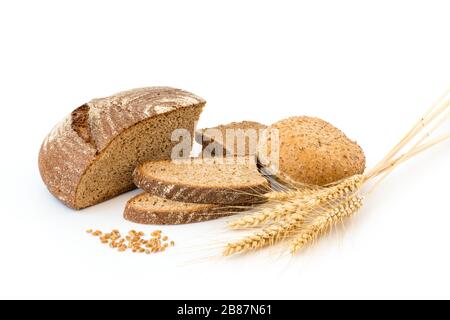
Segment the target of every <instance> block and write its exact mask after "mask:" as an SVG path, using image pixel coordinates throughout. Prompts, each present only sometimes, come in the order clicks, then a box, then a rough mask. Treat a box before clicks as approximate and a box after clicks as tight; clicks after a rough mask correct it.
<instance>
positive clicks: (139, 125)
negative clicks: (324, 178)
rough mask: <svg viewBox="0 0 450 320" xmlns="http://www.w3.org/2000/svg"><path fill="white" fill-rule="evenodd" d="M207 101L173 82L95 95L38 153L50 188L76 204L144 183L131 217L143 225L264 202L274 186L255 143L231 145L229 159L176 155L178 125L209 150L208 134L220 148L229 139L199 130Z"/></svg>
mask: <svg viewBox="0 0 450 320" xmlns="http://www.w3.org/2000/svg"><path fill="white" fill-rule="evenodd" d="M205 103H206V102H205V101H204V100H203V99H202V98H200V97H198V96H197V95H194V94H192V93H189V92H186V91H183V90H179V89H173V88H168V87H151V88H143V89H136V90H131V91H126V92H122V93H119V94H116V95H113V96H110V97H107V98H101V99H94V100H92V101H90V102H89V103H86V104H84V105H82V106H81V107H79V108H77V109H76V110H74V111H73V112H72V113H71V114H70V115H69V116H68V117H67V118H66V119H64V120H63V121H62V122H61V123H60V124H58V125H57V126H56V127H55V128H54V129H53V130H52V131H51V132H50V134H49V135H48V136H47V138H46V139H45V141H44V143H43V144H42V147H41V150H40V154H39V168H40V172H41V176H42V178H43V180H44V182H45V184H46V185H47V187H48V189H49V191H50V192H51V193H52V194H53V195H55V196H56V197H57V198H58V199H59V200H61V201H62V202H63V203H65V204H66V205H67V206H69V207H72V208H74V209H83V208H86V207H89V206H92V205H95V204H98V203H101V202H103V201H106V200H108V199H111V198H113V197H115V196H117V195H119V194H122V193H124V192H127V191H129V190H132V189H134V188H136V186H137V187H139V188H141V189H142V190H143V191H144V193H142V194H140V195H138V196H136V197H134V198H133V199H131V200H130V201H129V202H128V203H127V205H126V208H125V218H126V219H128V220H130V221H133V222H136V223H143V224H182V223H191V222H199V221H205V220H210V219H214V218H218V217H222V216H226V215H229V214H232V213H234V212H237V211H239V210H241V209H242V208H246V207H248V206H250V205H252V204H254V203H258V202H260V201H261V198H262V197H261V194H263V193H264V192H266V191H267V188H268V186H269V184H268V182H267V180H266V179H265V178H264V177H263V176H262V175H261V174H260V173H259V172H258V168H257V165H256V161H254V160H255V153H256V150H255V149H251V150H250V149H247V150H245V151H244V152H241V154H236V153H233V152H230V151H227V150H225V151H224V155H226V156H227V159H228V160H227V159H225V158H224V157H223V156H222V154H213V155H212V157H210V158H207V159H206V158H195V159H188V160H182V161H175V162H174V161H173V160H172V150H173V148H174V147H175V146H176V142H174V141H173V139H172V134H173V132H174V131H175V130H177V129H184V130H186V131H187V132H188V133H189V134H190V136H194V135H195V137H196V139H197V141H201V143H202V144H203V147H204V148H205V149H206V148H207V146H208V143H206V141H207V140H208V139H209V143H210V144H213V145H214V146H218V145H221V146H222V145H226V142H225V141H224V140H220V139H215V140H214V139H211V137H208V136H207V135H206V134H202V133H201V132H195V128H194V126H195V123H196V122H197V121H198V118H199V116H200V114H201V112H202V109H203V107H204V105H205ZM249 127H252V128H255V129H259V128H262V127H264V126H262V125H260V124H257V123H253V122H243V123H232V124H230V125H227V126H220V127H217V128H216V129H217V130H226V129H227V128H232V129H236V128H243V129H247V128H249ZM212 140H214V141H212ZM242 158H244V160H243V161H242ZM229 159H232V160H233V161H229Z"/></svg>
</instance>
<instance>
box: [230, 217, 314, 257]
mask: <svg viewBox="0 0 450 320" xmlns="http://www.w3.org/2000/svg"><path fill="white" fill-rule="evenodd" d="M305 217H306V215H305V214H302V213H295V214H293V215H291V216H290V217H289V219H288V220H287V221H283V222H279V223H276V224H274V225H271V226H270V227H267V228H265V229H263V230H261V231H259V232H256V233H254V234H252V235H250V236H248V237H246V238H244V239H241V240H238V241H235V242H231V243H228V244H227V246H226V248H225V250H224V252H223V255H224V256H230V255H233V254H237V253H243V252H246V251H251V250H257V249H261V248H263V247H266V246H270V245H273V244H275V243H277V242H279V241H281V240H283V239H285V238H286V237H288V236H289V235H291V233H292V232H293V231H294V230H295V229H297V228H298V227H299V226H300V225H302V224H303V223H304V221H305Z"/></svg>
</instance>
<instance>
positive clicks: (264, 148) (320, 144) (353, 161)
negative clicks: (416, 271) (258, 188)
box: [258, 117, 366, 186]
mask: <svg viewBox="0 0 450 320" xmlns="http://www.w3.org/2000/svg"><path fill="white" fill-rule="evenodd" d="M268 133H269V134H268V139H264V140H262V143H261V148H260V149H259V154H258V158H259V160H260V162H261V163H262V164H264V165H265V166H266V167H268V168H269V171H272V172H274V173H275V175H276V176H278V177H280V178H281V179H285V180H286V181H288V182H298V183H305V184H312V185H321V186H323V185H327V184H330V183H333V182H336V181H339V180H341V179H344V178H347V177H350V176H353V175H356V174H362V173H364V170H365V164H366V158H365V155H364V152H363V150H362V149H361V147H360V146H359V145H358V144H357V143H356V142H353V141H351V140H350V139H349V138H347V136H346V135H345V134H344V133H343V132H342V131H341V130H339V129H337V128H336V127H334V126H332V125H331V124H329V123H328V122H325V121H323V120H321V119H318V118H311V117H292V118H288V119H285V120H281V121H279V122H276V123H274V124H273V125H271V126H270V127H268ZM275 133H277V134H278V139H276V140H278V142H277V143H276V145H278V146H273V143H272V141H271V139H272V136H271V134H275ZM273 147H279V157H277V158H279V159H275V161H276V160H278V165H276V166H274V162H273V161H274V159H271V153H272V152H273V150H272V148H273ZM274 167H276V169H274Z"/></svg>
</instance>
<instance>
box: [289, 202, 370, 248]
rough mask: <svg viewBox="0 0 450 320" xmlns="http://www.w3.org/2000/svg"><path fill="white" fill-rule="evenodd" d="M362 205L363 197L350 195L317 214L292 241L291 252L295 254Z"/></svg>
mask: <svg viewBox="0 0 450 320" xmlns="http://www.w3.org/2000/svg"><path fill="white" fill-rule="evenodd" d="M362 206H363V198H362V197H361V196H359V195H356V196H352V197H350V198H348V199H347V200H345V201H344V202H343V203H341V204H340V205H338V206H337V207H331V208H329V209H328V210H325V211H324V212H323V213H321V214H319V215H318V216H317V218H316V219H315V220H314V222H313V223H311V224H310V225H307V226H306V227H305V228H304V230H303V231H302V232H301V234H300V235H298V236H297V238H296V239H295V240H294V241H293V242H292V245H291V253H292V254H296V253H297V252H298V251H299V250H301V249H302V248H303V247H305V246H306V245H307V244H309V243H311V242H312V241H314V240H315V239H316V238H317V237H318V236H320V235H322V234H323V233H326V231H327V230H329V229H330V228H331V227H332V225H333V224H334V223H336V222H338V221H341V220H342V219H344V218H347V217H350V216H352V215H353V214H355V213H356V212H357V211H358V210H359V209H360V208H361V207H362Z"/></svg>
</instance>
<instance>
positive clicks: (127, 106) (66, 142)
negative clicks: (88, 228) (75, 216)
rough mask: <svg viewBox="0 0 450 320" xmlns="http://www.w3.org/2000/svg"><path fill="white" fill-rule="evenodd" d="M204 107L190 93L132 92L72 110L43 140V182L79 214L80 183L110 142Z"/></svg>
mask: <svg viewBox="0 0 450 320" xmlns="http://www.w3.org/2000/svg"><path fill="white" fill-rule="evenodd" d="M205 103H206V102H205V100H203V99H202V98H200V97H198V96H196V95H194V94H192V93H189V92H186V91H183V90H180V89H174V88H168V87H151V88H142V89H135V90H130V91H126V92H122V93H119V94H116V95H113V96H110V97H107V98H101V99H94V100H92V101H91V102H89V103H87V104H85V105H83V106H81V107H79V108H77V109H76V110H74V111H73V112H72V113H71V114H70V115H69V116H67V117H66V118H65V119H64V120H63V121H62V122H61V123H59V124H58V125H57V126H56V127H55V128H54V129H53V130H52V131H51V132H50V133H49V135H48V136H47V137H46V139H45V140H44V142H43V144H42V146H41V149H40V152H39V160H38V163H39V170H40V173H41V176H42V179H43V181H44V183H45V184H46V186H47V188H48V190H49V191H50V192H51V193H52V194H53V195H54V196H55V197H57V198H58V199H59V200H61V201H62V202H63V203H64V204H66V205H67V206H69V207H71V208H74V209H81V207H80V206H79V204H78V203H77V189H78V186H79V183H80V181H81V179H82V177H83V176H84V174H85V172H86V171H87V170H88V169H89V168H90V166H91V165H92V164H93V163H94V162H95V161H96V159H97V158H98V157H99V155H101V154H102V153H103V152H104V151H105V150H106V149H107V148H108V146H109V144H110V143H111V142H112V141H113V140H114V139H116V138H118V137H119V136H120V135H121V134H122V133H123V132H125V131H126V130H128V129H130V128H132V127H134V126H135V125H137V124H139V123H142V122H144V121H146V120H149V119H152V118H155V117H158V115H161V114H168V113H171V112H173V111H175V110H179V109H182V108H190V107H203V106H204V105H205ZM124 191H127V190H124ZM101 200H107V199H101ZM93 204H95V203H93Z"/></svg>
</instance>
